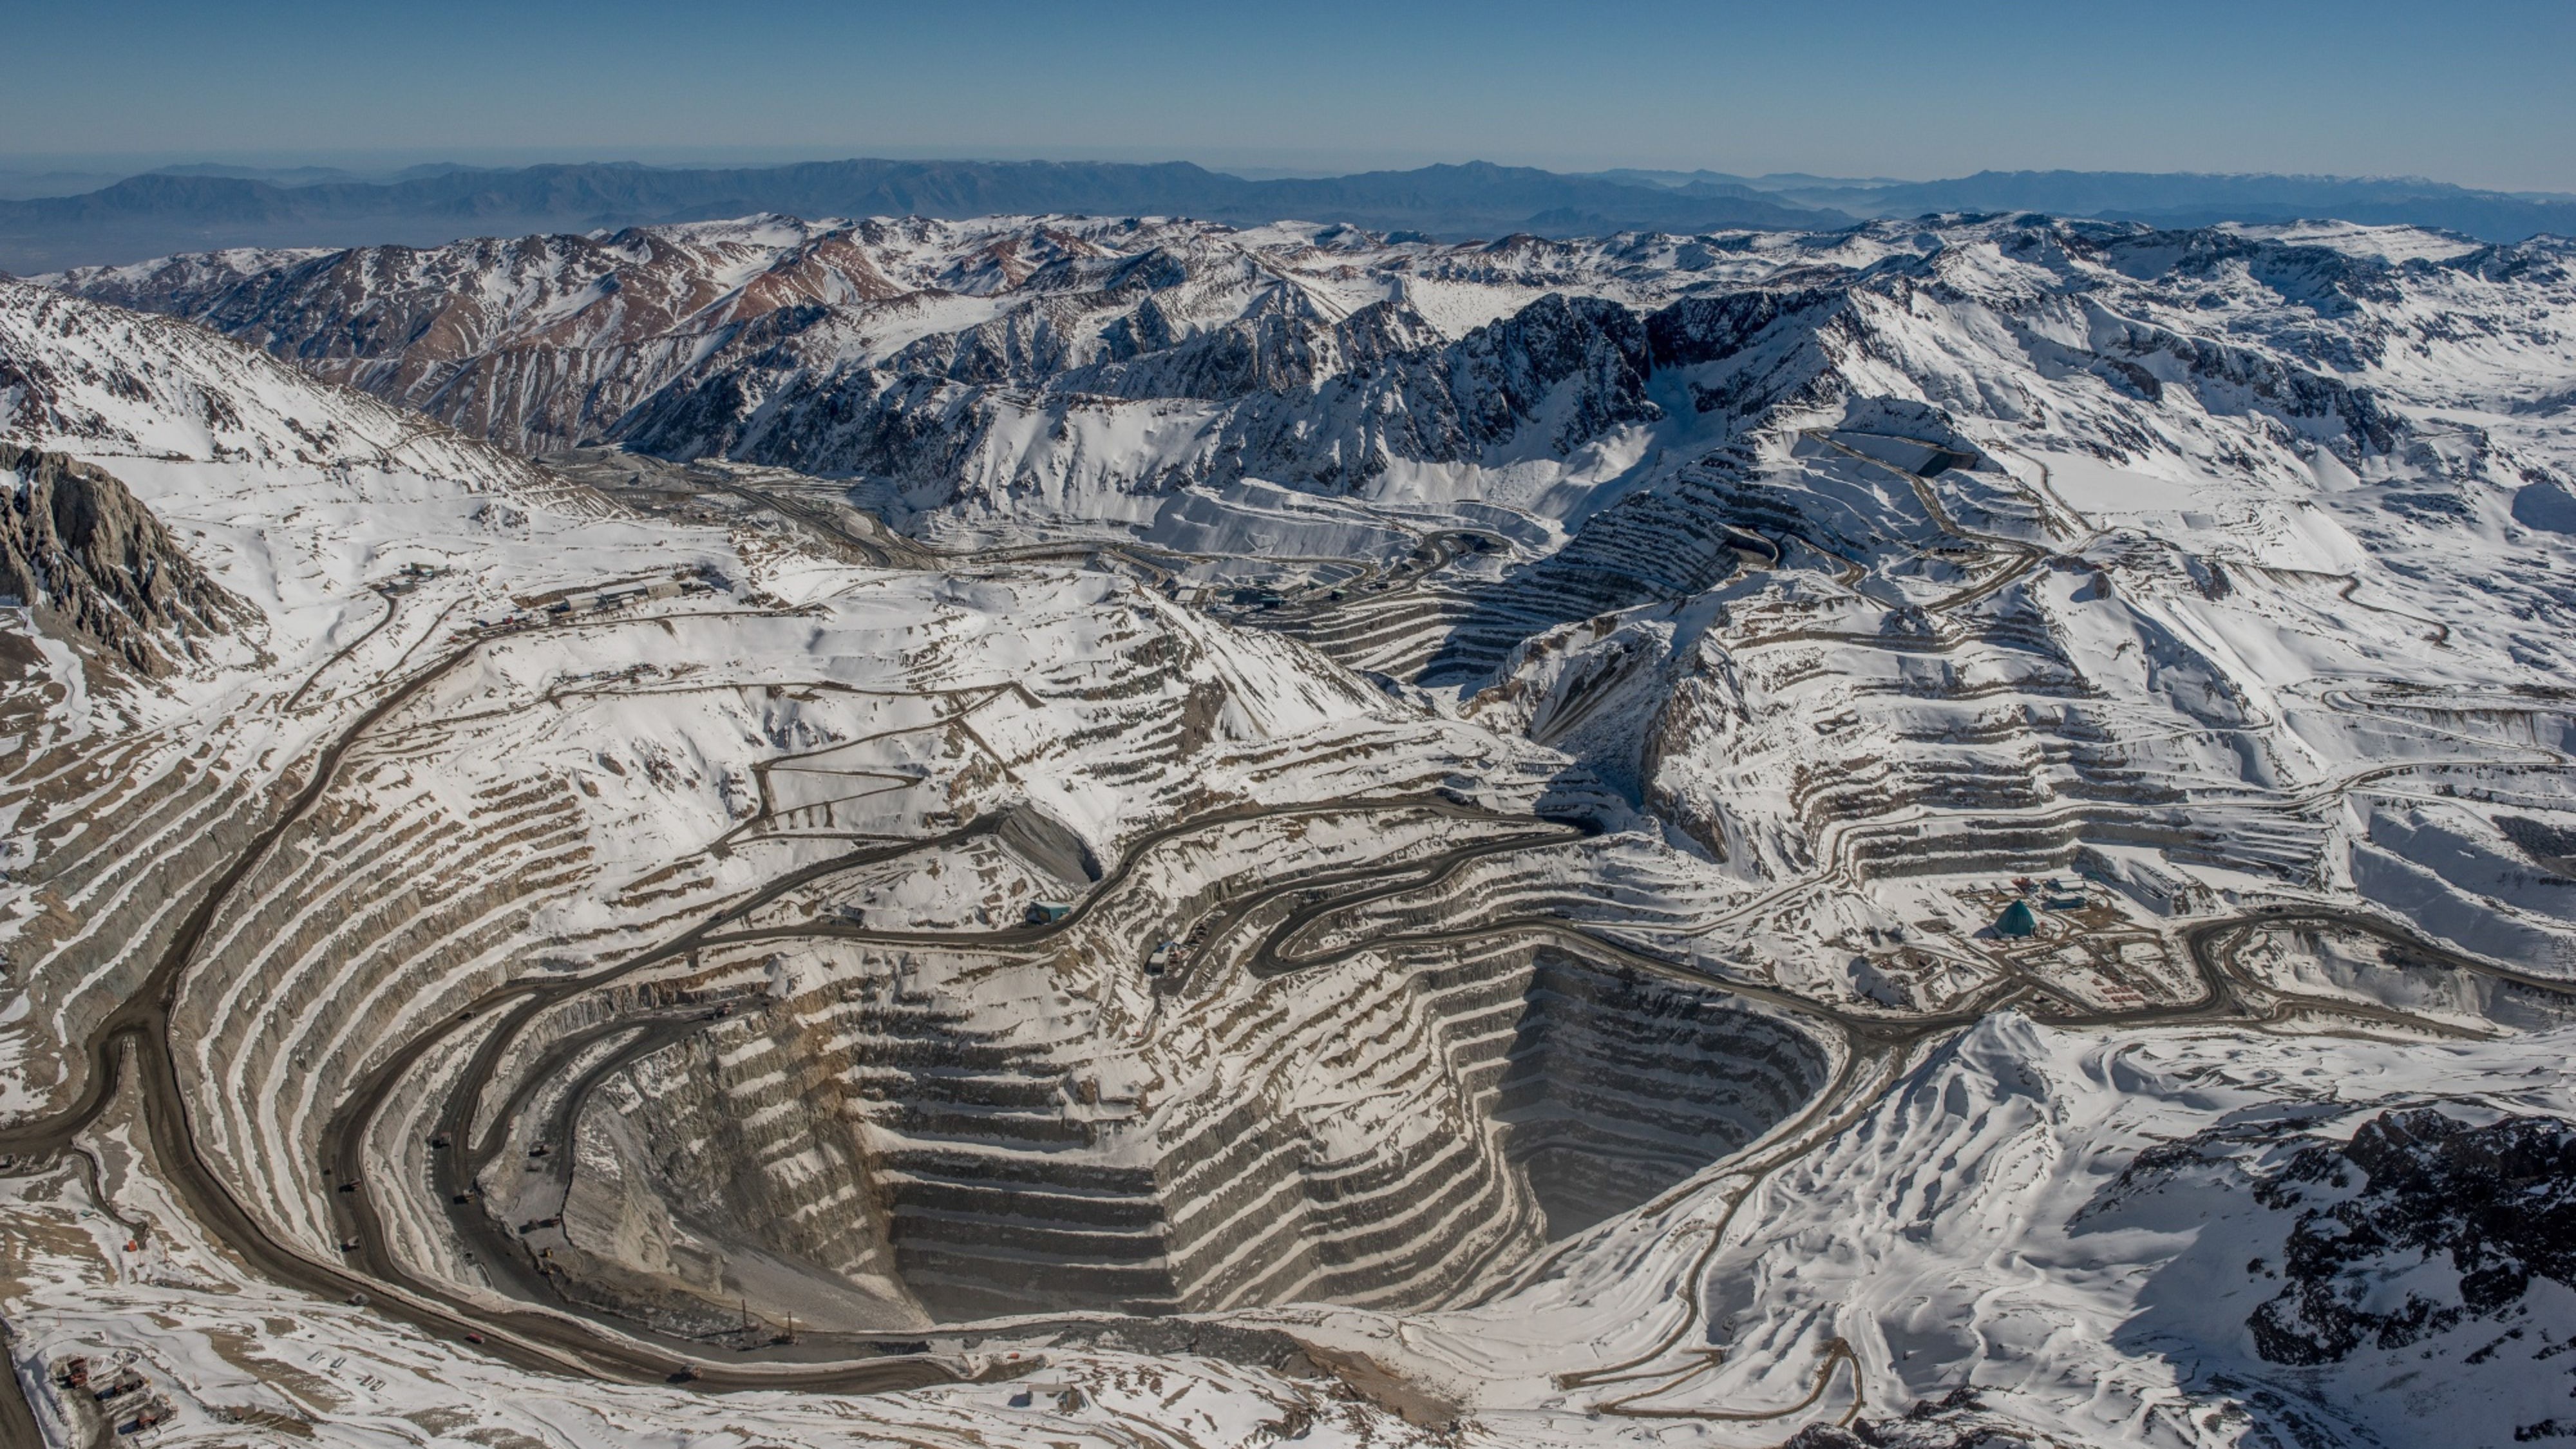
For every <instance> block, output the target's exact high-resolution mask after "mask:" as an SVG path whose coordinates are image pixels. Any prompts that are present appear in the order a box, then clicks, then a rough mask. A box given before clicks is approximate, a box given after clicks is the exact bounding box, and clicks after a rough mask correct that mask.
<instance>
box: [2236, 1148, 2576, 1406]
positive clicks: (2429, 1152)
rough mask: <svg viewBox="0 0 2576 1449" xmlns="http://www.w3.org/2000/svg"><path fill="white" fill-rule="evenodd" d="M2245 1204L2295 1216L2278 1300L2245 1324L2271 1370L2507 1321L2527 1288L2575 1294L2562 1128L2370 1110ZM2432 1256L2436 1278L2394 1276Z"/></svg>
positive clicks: (2573, 1223) (2569, 1181) (2572, 1173)
mask: <svg viewBox="0 0 2576 1449" xmlns="http://www.w3.org/2000/svg"><path fill="white" fill-rule="evenodd" d="M2255 1196H2256V1198H2257V1200H2258V1201H2260V1202H2262V1203H2263V1205H2264V1206H2266V1207H2269V1208H2272V1209H2274V1210H2276V1211H2283V1212H2289V1211H2295V1212H2296V1213H2297V1214H2298V1218H2297V1222H2296V1225H2295V1226H2294V1227H2292V1228H2291V1230H2290V1235H2289V1238H2288V1240H2287V1241H2286V1242H2285V1243H2283V1244H2282V1262H2281V1270H2280V1271H2281V1279H2282V1287H2281V1291H2280V1293H2279V1294H2277V1295H2276V1296H2274V1297H2273V1298H2271V1299H2270V1300H2269V1301H2267V1302H2265V1303H2264V1304H2263V1305H2262V1306H2261V1307H2260V1308H2257V1309H2255V1310H2254V1315H2253V1317H2252V1318H2250V1319H2248V1320H2247V1322H2246V1326H2247V1327H2248V1328H2249V1329H2251V1330H2252V1331H2253V1334H2254V1345H2255V1348H2256V1350H2257V1351H2258V1352H2260V1353H2261V1354H2262V1355H2263V1357H2265V1358H2267V1359H2270V1360H2271V1361H2272V1362H2274V1363H2286V1364H2327V1363H2337V1362H2340V1361H2342V1360H2343V1359H2344V1358H2345V1357H2347V1356H2348V1355H2350V1354H2352V1353H2353V1352H2355V1351H2356V1350H2359V1349H2362V1348H2364V1347H2377V1348H2381V1349H2391V1348H2403V1347H2405V1346H2406V1345H2408V1344H2410V1343H2413V1342H2415V1341H2417V1340H2419V1339H2422V1338H2426V1337H2428V1336H2431V1335H2433V1334H2437V1333H2440V1332H2443V1331H2445V1330H2447V1329H2450V1328H2452V1327H2455V1326H2457V1325H2458V1324H2459V1323H2461V1322H2462V1321H2463V1320H2465V1319H2470V1318H2484V1319H2494V1318H2500V1317H2505V1316H2510V1315H2511V1314H2513V1313H2514V1312H2515V1311H2516V1309H2517V1306H2518V1305H2520V1304H2521V1303H2522V1301H2523V1299H2524V1298H2525V1296H2526V1295H2528V1294H2529V1293H2530V1292H2531V1289H2532V1283H2533V1280H2534V1279H2539V1278H2546V1279H2549V1280H2551V1281H2553V1282H2556V1283H2559V1284H2561V1285H2564V1286H2571V1287H2576V1124H2570V1123H2568V1122H2565V1121H2562V1120H2560V1119H2558V1118H2555V1117H2505V1118H2502V1119H2500V1120H2498V1121H2495V1122H2491V1123H2489V1124H2487V1125H2485V1126H2483V1127H2479V1126H2472V1125H2471V1124H2470V1123H2468V1122H2466V1121H2463V1120H2461V1119H2460V1118H2458V1117H2454V1116H2451V1115H2450V1114H2448V1113H2446V1112H2442V1111H2439V1110H2437V1109H2434V1108H2430V1107H2423V1108H2416V1109H2414V1110H2411V1111H2403V1112H2383V1113H2381V1114H2380V1115H2378V1116H2377V1117H2374V1118H2372V1119H2371V1120H2370V1121H2368V1122H2366V1123H2364V1124H2362V1128H2361V1130H2360V1131H2358V1132H2356V1133H2354V1134H2353V1137H2352V1141H2350V1142H2349V1143H2345V1144H2341V1145H2336V1144H2319V1145H2317V1146H2313V1147H2308V1148H2305V1149H2303V1150H2301V1151H2300V1152H2299V1153H2298V1154H2297V1155H2296V1156H2294V1157H2292V1158H2291V1159H2290V1161H2289V1164H2288V1165H2287V1166H2285V1167H2284V1168H2282V1169H2281V1171H2280V1172H2279V1173H2278V1174H2277V1175H2276V1176H2274V1177H2272V1178H2271V1179H2269V1180H2268V1181H2266V1182H2264V1183H2263V1184H2262V1186H2261V1187H2259V1188H2258V1189H2256V1193H2255ZM2437 1259H2447V1260H2448V1263H2449V1267H2450V1270H2451V1271H2450V1272H2449V1273H2448V1274H2444V1273H2440V1272H2422V1271H2417V1272H2412V1273H2409V1272H2407V1271H2406V1270H2407V1269H2408V1268H2409V1267H2411V1266H2414V1265H2428V1266H2429V1265H2432V1264H2434V1263H2435V1262H2436V1260H2437ZM2391 1278H2397V1279H2401V1280H2402V1281H2400V1282H2398V1283H2395V1284H2392V1285H2390V1286H2384V1287H2382V1288H2380V1290H2379V1291H2377V1292H2368V1291H2366V1290H2365V1287H2364V1285H2365V1284H2366V1283H2369V1282H2373V1281H2379V1280H2386V1279H2391Z"/></svg>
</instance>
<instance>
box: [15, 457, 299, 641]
mask: <svg viewBox="0 0 2576 1449" xmlns="http://www.w3.org/2000/svg"><path fill="white" fill-rule="evenodd" d="M0 477H5V478H6V479H7V480H8V481H7V483H6V485H5V486H6V488H7V492H6V493H5V494H0V585H5V590H0V591H5V592H7V593H9V594H11V595H14V596H15V597H16V599H17V600H18V601H20V602H21V603H23V604H24V605H25V606H26V607H28V608H30V609H32V610H33V611H34V612H35V614H36V617H37V618H38V619H39V620H40V621H41V622H43V623H45V624H48V625H54V626H58V627H60V628H62V629H64V630H67V631H68V632H70V633H72V634H74V635H76V636H78V637H79V638H81V639H84V640H86V641H88V642H89V643H91V644H94V645H96V646H97V647H98V648H100V649H102V650H104V651H105V652H107V653H108V654H111V655H113V656H115V657H116V658H118V659H120V660H122V661H124V662H125V663H126V664H127V665H129V666H131V667H132V668H134V669H137V670H140V671H142V672H144V673H146V674H160V673H163V672H165V671H167V670H168V669H169V668H170V667H171V665H172V663H173V662H174V660H178V659H191V658H195V657H197V653H198V651H197V647H196V644H195V642H194V639H195V636H198V635H202V634H208V633H227V632H230V631H232V630H234V629H237V628H239V627H241V626H242V625H243V624H245V623H247V622H250V621H252V620H255V619H256V618H257V617H258V614H257V611H256V610H254V609H253V608H252V607H251V605H250V604H249V603H248V602H247V601H245V600H243V599H242V598H240V597H239V596H238V595H236V594H234V593H232V592H231V591H229V590H227V589H225V588H224V587H223V586H222V585H221V584H218V583H216V582H215V581H214V580H213V579H211V578H209V577H207V575H206V572H205V570H203V569H202V568H200V567H198V566H197V564H196V562H195V561H194V560H192V559H190V558H189V557H188V555H187V553H186V552H185V551H184V550H182V549H181V548H180V547H179V545H178V543H177V541H176V540H174V539H172V538H171V537H170V531H169V530H168V529H167V528H164V527H163V526H162V524H161V521H160V520H159V519H157V518H154V517H153V516H152V510H150V509H148V508H146V507H144V506H143V505H142V503H141V502H139V501H137V500H136V498H135V497H134V495H133V494H132V493H130V492H128V491H127V490H126V487H125V485H124V484H123V483H120V482H118V481H117V480H116V477H115V475H113V474H111V473H109V472H107V471H106V470H105V469H103V468H98V467H94V466H92V465H90V464H87V463H82V462H78V461H76V460H74V459H72V458H69V457H66V456H65V455H63V454H61V453H44V452H38V451H36V450H34V449H31V448H22V447H19V446H18V445H16V444H14V443H6V442H0Z"/></svg>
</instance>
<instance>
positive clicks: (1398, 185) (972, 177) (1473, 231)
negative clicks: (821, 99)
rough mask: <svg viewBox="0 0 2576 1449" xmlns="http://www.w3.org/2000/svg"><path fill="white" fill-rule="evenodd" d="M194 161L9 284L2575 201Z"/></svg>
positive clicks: (1459, 174)
mask: <svg viewBox="0 0 2576 1449" xmlns="http://www.w3.org/2000/svg"><path fill="white" fill-rule="evenodd" d="M220 170H221V168H215V167H206V166H194V167H181V168H173V169H170V170H165V171H156V172H151V173H147V174H145V175H141V176H132V177H128V178H126V179H124V180H122V181H118V182H116V183H114V184H112V185H108V186H105V187H101V188H99V189H97V190H94V191H89V192H85V193H83V194H80V195H72V196H53V197H40V198H34V199H22V200H0V270H5V271H11V272H21V273H29V272H43V271H52V270H56V269H59V268H63V267H68V266H79V265H92V264H104V263H115V262H124V261H134V260H139V259H142V258H146V257H153V256H161V255H166V254H169V253H172V252H181V251H200V250H208V249H213V248H221V247H232V246H269V247H275V246H349V245H363V244H403V245H413V246H430V245H437V244H440V243H443V242H447V241H452V240H455V239H457V238H460V237H468V236H492V235H508V234H524V233H531V232H562V231H586V230H592V229H597V228H621V227H627V226H636V225H650V224H657V223H669V222H682V221H704V220H713V219H717V218H723V217H735V216H745V215H751V214H754V213H759V212H782V213H789V214H793V215H797V216H804V217H828V216H888V215H919V216H928V217H938V218H948V219H957V218H964V217H974V216H991V215H999V214H1029V213H1073V214H1083V215H1094V216H1152V215H1159V216H1190V217H1197V218H1202V219H1207V220H1213V221H1225V222H1236V223H1257V222H1267V221H1275V220H1282V219H1296V220H1301V221H1315V222H1346V223H1351V224H1355V225H1359V226H1364V227H1369V228H1372V229H1375V230H1381V231H1394V232H1420V233H1423V234H1424V235H1426V236H1431V237H1437V238H1442V239H1465V238H1482V237H1493V236H1500V235H1505V234H1509V233H1512V232H1531V233H1536V234H1539V235H1545V236H1560V237H1561V236H1576V235H1601V234H1606V233H1611V232H1619V231H1662V232H1679V233H1696V232H1709V231H1727V230H1741V229H1755V230H1832V229H1835V228H1839V227H1843V226H1847V225H1849V224H1851V223H1852V222H1853V221H1854V220H1856V219H1858V218H1862V217H1876V216H1908V215H1918V214H1925V213H1936V212H1960V211H1968V212H1992V211H2038V212H2048V213H2052V214H2056V215H2064V216H2099V217H2113V218H2120V219H2129V220H2141V221H2149V222H2155V223H2158V224H2162V225H2190V226H2202V225H2209V224H2212V223H2216V222H2222V221H2286V220H2292V219H2297V218H2327V217H2331V218H2336V219H2340V220H2346V221H2361V222H2402V223H2408V224H2413V225H2418V226H2433V227H2441V228H2445V229H2448V230H2453V231H2459V232H2465V233H2467V234H2469V235H2471V236H2475V237H2478V238H2481V239H2484V240H2489V241H2497V242H2514V241H2520V240H2523V239H2525V238H2527V237H2530V236H2533V235H2536V234H2539V233H2543V232H2552V233H2558V234H2562V235H2567V234H2576V198H2559V197H2546V196H2540V197H2535V196H2527V195H2515V194H2510V193H2505V192H2492V191H2472V190H2468V189H2466V188H2463V187H2457V186H2449V185H2444V184H2442V183H2438V182H2431V181H2421V180H2393V181H2392V180H2350V179H2344V178H2335V177H2295V176H2199V175H2153V174H2142V173H2129V172H2074V171H2046V172H1980V173H1978V174H1977V175H1975V176H1969V177H1963V178H1960V179H1957V180H1951V181H1930V182H1883V181H1877V180H1872V181H1863V182H1852V181H1844V180H1837V179H1836V178H1830V177H1816V176H1805V175H1782V176H1766V177H1738V176H1729V175H1725V174H1722V173H1716V172H1654V171H1619V172H1604V173H1599V174H1593V175H1568V174H1563V173H1558V172H1551V171H1540V170H1535V169H1532V168H1529V167H1510V166H1496V165H1492V164H1489V163H1485V162H1472V163H1469V164H1467V165H1463V166H1426V167H1423V168H1421V169H1419V170H1413V171H1372V172H1365V173H1361V174H1358V175H1351V176H1337V177H1326V178H1310V179H1299V178H1289V179H1271V180H1247V179H1245V178H1243V177H1239V176H1231V175H1227V174H1225V173H1223V172H1216V171H1209V170H1207V169H1205V168H1203V167H1199V166H1195V165H1191V164H1188V163H1186V162H1168V163H1163V164H1157V165H1134V164H1125V163H1108V162H1049V161H1021V162H986V161H886V160H851V161H823V162H807V163H802V164H797V165H789V166H762V167H715V168H704V167H701V168H684V167H650V166H641V165H635V164H632V163H599V164H582V165H551V166H529V167H522V168H517V169H511V170H478V169H473V168H467V167H442V166H430V167H415V168H412V169H411V170H410V171H408V172H405V173H403V174H401V175H399V176H397V177H395V178H393V179H390V180H385V181H368V180H363V179H353V178H349V177H347V176H345V175H344V174H339V173H331V172H328V171H324V170H320V169H317V168H308V169H306V170H303V171H294V172H266V173H257V174H216V173H217V172H219V171H220Z"/></svg>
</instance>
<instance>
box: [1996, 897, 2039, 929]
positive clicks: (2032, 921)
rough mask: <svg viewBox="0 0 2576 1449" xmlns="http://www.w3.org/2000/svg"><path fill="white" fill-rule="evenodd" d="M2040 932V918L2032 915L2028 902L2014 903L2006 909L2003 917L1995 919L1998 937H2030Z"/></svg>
mask: <svg viewBox="0 0 2576 1449" xmlns="http://www.w3.org/2000/svg"><path fill="white" fill-rule="evenodd" d="M2038 930H2039V917H2037V916H2034V915H2032V914H2031V913H2030V902H2028V901H2015V902H2013V903H2012V904H2011V905H2008V906H2006V907H2004V913H2003V914H2002V915H2000V916H1997V917H1996V918H1995V934H1996V935H1998V936H2028V935H2032V934H2034V933H2036V932H2037V931H2038Z"/></svg>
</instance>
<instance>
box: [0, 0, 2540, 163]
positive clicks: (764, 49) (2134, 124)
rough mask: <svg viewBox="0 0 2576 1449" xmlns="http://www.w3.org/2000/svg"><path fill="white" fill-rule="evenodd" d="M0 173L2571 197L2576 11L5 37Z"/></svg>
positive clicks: (813, 19)
mask: <svg viewBox="0 0 2576 1449" xmlns="http://www.w3.org/2000/svg"><path fill="white" fill-rule="evenodd" d="M0 36H6V37H7V45H6V47H5V50H6V53H8V54H9V55H10V57H11V59H12V62H13V63H12V64H11V65H10V66H9V67H8V80H7V82H6V84H5V85H0V165H8V166H13V167H24V166H27V165H29V164H31V163H60V162H65V161H76V160H79V159H80V158H96V159H100V160H105V159H108V158H139V157H149V158H152V159H154V160H156V161H158V160H172V159H191V158H197V159H209V160H225V161H234V162H254V161H256V162H262V163H272V164H273V163H278V162H283V161H290V160H296V161H301V160H320V161H335V162H340V163H342V164H348V163H353V162H354V163H365V162H368V161H379V160H427V159H457V160H466V161H484V162H501V161H527V160H537V159H554V160H616V159H641V160H648V161H720V162H750V161H758V160H771V159H799V158H819V157H833V156H851V155H879V156H954V157H985V158H1011V159H1017V158H1029V157H1047V158H1062V159H1083V158H1099V159H1125V160H1164V159H1186V160H1195V161H1200V162H1203V163H1206V164H1209V165H1213V166H1218V167H1232V168H1241V169H1252V170H1262V169H1271V168H1276V169H1299V170H1310V171H1322V170H1353V169H1365V168H1374V167H1394V166H1413V165H1419V164H1422V163H1425V162H1429V161H1438V160H1445V161H1463V160H1469V159H1484V160H1492V161H1501V162H1507V163H1520V164H1528V165H1537V166H1546V167H1549V168H1552V169H1558V170H1575V169H1595V168H1601V167H1610V166H1650V167H1670V168H1684V169H1686V168H1693V167H1708V168H1712V169H1717V170H1725V171H1735V172H1746V173H1752V172H1762V171H1785V170H1803V171H1813V172H1821V173H1828V174H1834V175H1847V176H1867V175H1886V176H1907V177H1933V176H1947V175H1958V174H1962V173H1965V172H1969V171H1975V170H1979V169H1983V168H1998V169H2035V168H2049V167H2073V168H2082V169H2116V170H2156V171H2167V170H2192V171H2257V170H2260V171H2294V172H2332V173H2339V174H2347V175H2398V174H2408V175H2427V176H2433V177H2437V178H2440V179H2443V180H2449V181H2457V182H2461V183H2463V184H2468V185H2479V186H2493V187H2501V188H2506V189H2552V190H2576V79H2571V70H2576V67H2571V62H2576V3H2571V0H2450V3H2445V4H2434V3H2405V4H2400V3H2388V0H2347V3H2340V4H2315V3H2297V4H2265V3H2260V0H2235V3H2205V0H2180V3H2130V4H2117V5H2113V4H2092V3H2081V0H2057V3H2037V0H1993V3H1962V4H1951V5H1941V4H1928V3H1927V4H1893V3H1880V0H1814V3H1806V4H1727V3H1712V0H1699V3H1661V0H1657V3H1645V4H1630V5H1621V6H1581V5H1570V4H1541V3H1522V0H1486V3H1479V4H1450V3H1436V4H1405V3H1395V0H1382V3H1350V4H1342V3H1336V4H1324V5H1266V6H1226V5H1221V4H1181V3H1164V0H1106V3H1061V4H1022V3H999V0H996V3H970V4H957V5H944V6H943V5H933V4H914V5H900V6H897V5H882V4H874V3H837V4H826V3H809V0H780V3H768V4H751V5H742V4H715V3H704V0H699V3H672V0H622V3H614V4H611V3H516V4H502V3H489V0H464V3H452V0H451V3H437V0H432V3H425V4H424V3H413V4H407V5H399V6H395V5H364V4H360V5H348V4H330V5H324V4H313V3H303V0H294V3H274V4H264V5H250V4H232V5H226V4H204V3H178V0H85V3H82V4H77V5H70V4H44V5H40V4H37V3H33V0H17V3H15V4H11V5H8V6H6V7H5V8H0Z"/></svg>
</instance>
